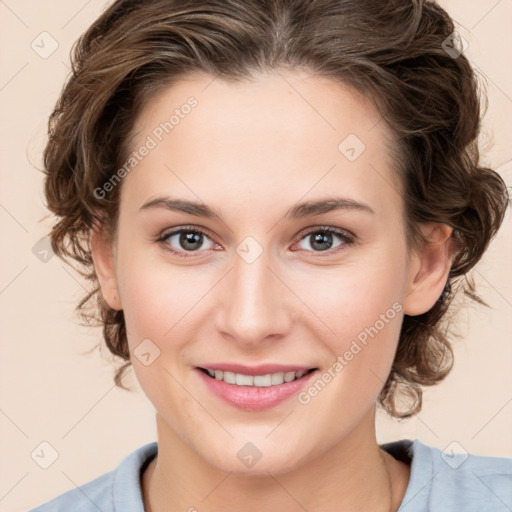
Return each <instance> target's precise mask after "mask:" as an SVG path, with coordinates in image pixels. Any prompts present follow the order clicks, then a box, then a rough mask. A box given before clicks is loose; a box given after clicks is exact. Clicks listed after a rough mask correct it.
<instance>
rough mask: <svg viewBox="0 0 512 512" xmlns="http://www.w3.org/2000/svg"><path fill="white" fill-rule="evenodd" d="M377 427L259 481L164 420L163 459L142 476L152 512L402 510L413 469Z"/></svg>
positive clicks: (161, 436)
mask: <svg viewBox="0 0 512 512" xmlns="http://www.w3.org/2000/svg"><path fill="white" fill-rule="evenodd" d="M373 419H374V411H373ZM372 425H373V429H372V431H370V432H368V431H367V430H368V429H366V430H365V429H357V431H354V432H352V433H351V434H350V435H349V436H347V437H346V438H344V439H343V440H342V441H340V442H339V443H338V445H336V446H335V447H330V448H329V449H328V450H326V451H325V452H324V453H321V454H315V455H314V456H313V457H311V458H310V459H308V462H307V463H305V464H304V465H302V466H300V467H298V468H296V469H294V470H292V471H289V472H286V473H280V474H277V473H275V474H271V473H267V475H266V476H261V475H258V476H251V475H234V474H232V473H226V472H224V471H220V470H219V469H218V468H216V467H214V466H211V465H210V464H208V463H206V462H205V461H204V459H202V458H201V457H199V455H198V454H197V453H196V452H194V451H193V450H191V449H190V448H189V447H188V446H187V445H186V444H185V443H183V442H182V440H181V439H180V438H179V437H177V436H176V435H175V433H174V432H171V431H170V429H169V428H168V427H167V426H166V425H165V424H164V423H163V420H162V418H159V417H158V415H157V427H158V434H159V436H158V439H159V442H158V457H156V458H155V459H153V461H152V462H151V463H150V464H149V466H148V468H147V469H146V471H145V472H144V474H143V477H142V490H143V497H144V506H145V511H146V512H163V511H166V510H170V509H172V510H187V511H188V510H190V511H194V510H196V509H197V510H201V511H202V512H203V511H216V510H223V511H226V512H231V511H233V512H234V511H238V510H239V509H240V507H241V504H243V509H244V511H245V512H260V511H261V510H283V511H297V512H298V511H301V512H303V511H304V510H307V511H308V512H317V511H318V512H319V511H322V512H331V511H332V512H334V511H340V510H342V511H343V510H350V511H359V510H360V511H363V510H364V511H372V512H373V511H375V512H389V511H396V510H398V508H399V506H400V503H401V501H402V498H403V496H404V494H405V490H406V488H407V483H408V480H409V467H408V466H407V465H406V464H404V463H402V462H399V461H397V460H396V459H394V458H393V457H392V456H390V455H389V454H387V453H386V452H384V451H383V450H381V449H380V448H379V446H378V444H377V441H376V438H375V427H374V422H373V423H372ZM369 434H370V435H369Z"/></svg>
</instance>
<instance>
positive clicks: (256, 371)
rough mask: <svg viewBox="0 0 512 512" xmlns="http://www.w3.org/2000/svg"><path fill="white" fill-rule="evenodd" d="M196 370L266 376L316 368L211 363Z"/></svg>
mask: <svg viewBox="0 0 512 512" xmlns="http://www.w3.org/2000/svg"><path fill="white" fill-rule="evenodd" d="M198 368H202V369H204V370H221V371H223V372H233V373H241V374H243V375H267V374H269V373H281V372H283V373H286V372H301V371H307V370H312V369H314V368H316V367H314V366H303V365H295V364H260V365H258V366H246V365H245V364H237V363H211V364H205V365H201V366H198Z"/></svg>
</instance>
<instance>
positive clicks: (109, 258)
mask: <svg viewBox="0 0 512 512" xmlns="http://www.w3.org/2000/svg"><path fill="white" fill-rule="evenodd" d="M89 245H90V248H91V253H92V259H93V262H94V268H95V270H96V275H97V276H98V281H99V285H100V289H101V293H102V295H103V297H104V299H105V301H106V302H107V304H108V305H109V306H110V307H111V308H112V309H115V310H118V311H119V310H121V309H123V308H122V306H121V299H120V297H119V290H118V288H117V275H116V267H115V251H114V242H113V241H112V239H111V237H110V236H107V235H106V233H105V231H104V229H102V228H101V227H95V228H94V229H92V230H91V233H90V238H89Z"/></svg>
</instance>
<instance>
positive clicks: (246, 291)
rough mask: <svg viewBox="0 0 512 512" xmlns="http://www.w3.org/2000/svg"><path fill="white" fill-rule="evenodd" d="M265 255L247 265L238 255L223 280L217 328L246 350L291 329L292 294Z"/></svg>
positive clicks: (217, 312) (284, 333)
mask: <svg viewBox="0 0 512 512" xmlns="http://www.w3.org/2000/svg"><path fill="white" fill-rule="evenodd" d="M271 267H274V265H271V262H270V261H269V258H268V257H267V253H266V252H265V251H264V252H263V253H262V254H261V255H260V256H259V257H258V258H257V259H256V260H255V261H252V262H247V261H245V260H244V259H243V258H242V257H240V256H239V255H238V254H237V255H235V256H234V262H233V267H232V268H231V270H230V272H228V274H227V276H226V277H225V278H224V279H223V280H222V281H223V282H222V285H221V295H222V297H221V298H220V300H219V304H218V308H217V310H216V313H215V314H216V322H215V324H216V328H217V330H218V332H220V333H221V334H222V335H223V336H225V337H230V338H232V339H233V340H235V341H236V342H237V343H238V344H240V345H244V347H246V348H250V347H254V348H256V347H260V348H261V343H262V342H265V341H269V340H273V341H275V340H276V339H277V338H279V337H283V336H285V335H286V334H287V333H288V332H289V331H290V327H291V326H292V325H293V316H294V314H293V300H292V299H293V294H292V292H291V291H290V290H289V289H288V288H287V287H286V283H284V282H283V279H282V278H280V276H278V275H277V272H276V271H275V270H273V269H272V268H271Z"/></svg>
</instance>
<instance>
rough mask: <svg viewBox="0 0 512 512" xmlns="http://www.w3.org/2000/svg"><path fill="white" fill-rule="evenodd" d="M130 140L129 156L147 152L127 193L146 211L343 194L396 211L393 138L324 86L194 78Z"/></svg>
mask: <svg viewBox="0 0 512 512" xmlns="http://www.w3.org/2000/svg"><path fill="white" fill-rule="evenodd" d="M133 133H134V136H133V138H132V141H131V147H130V151H132V152H140V151H139V150H140V149H142V148H143V146H148V147H149V146H151V149H150V150H148V151H144V153H145V156H144V157H143V158H142V159H140V161H138V162H137V164H136V165H135V166H134V167H133V170H131V171H130V173H129V175H128V177H127V179H126V181H127V182H128V183H125V184H124V185H123V187H127V189H128V190H127V194H125V197H126V196H127V195H128V196H129V197H130V198H131V199H132V200H134V201H136V202H138V203H140V204H142V202H143V201H144V200H146V199H147V198H148V197H150V196H152V195H155V194H157V193H160V192H162V191H163V190H162V189H166V191H167V192H169V194H171V193H172V195H180V196H181V197H183V196H185V197H187V198H190V199H197V198H198V197H199V198H201V200H204V201H205V202H208V203H214V204H215V206H221V205H222V203H223V199H226V200H229V201H230V204H232V205H234V206H235V205H236V204H237V203H239V204H240V205H242V204H243V203H244V202H247V200H249V199H250V198H251V199H252V200H253V201H257V200H259V201H260V204H261V206H262V207H265V205H264V202H261V201H264V198H267V199H268V200H269V201H270V200H271V199H274V200H276V201H281V202H286V203H293V202H295V201H298V200H299V199H301V198H303V197H304V196H306V195H307V196H308V198H309V197H311V198H313V196H325V194H328V195H329V194H333V193H338V194H344V195H349V196H351V197H352V198H354V199H356V200H364V201H365V202H368V203H372V205H373V206H375V208H374V209H376V210H379V209H381V210H384V209H385V208H386V205H387V207H388V208H389V206H390V204H391V203H390V202H393V203H396V205H397V207H398V208H399V209H400V193H399V188H400V183H399V180H398V176H397V173H396V172H395V170H394V165H393V162H392V159H391V156H390V147H391V146H392V145H393V140H392V136H391V133H390V130H389V128H388V127H387V125H386V123H385V122H384V120H383V119H382V118H381V116H380V115H379V113H378V112H377V111H376V109H375V108H374V107H373V105H372V103H371V102H370V101H369V100H368V99H366V98H365V97H363V96H362V95H361V94H359V93H357V92H356V91H355V90H354V89H352V88H350V87H349V86H347V85H344V84H342V83H339V82H335V81H333V80H330V79H328V78H325V77H318V76H314V75H311V74H308V73H305V72H299V71H293V72H292V71H284V70H283V71H274V72H271V73H261V74H258V75H255V76H254V77H252V79H251V80H244V81H242V82H227V81H225V80H221V79H219V78H214V77H212V76H209V75H190V76H188V77H186V78H185V79H182V80H180V81H179V82H176V83H175V84H173V85H171V86H169V87H168V88H166V89H163V90H162V91H160V92H159V93H158V95H156V96H155V97H154V98H152V99H151V100H150V101H149V102H148V103H147V105H146V106H145V108H144V109H143V110H142V112H141V114H140V115H139V118H138V119H137V120H136V123H135V125H134V130H133ZM123 194H124V193H123ZM194 195H195V196H196V197H194ZM140 204H139V206H140ZM272 204H274V205H275V204H276V203H275V202H274V203H272ZM277 204H279V203H277ZM373 206H372V207H373Z"/></svg>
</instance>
